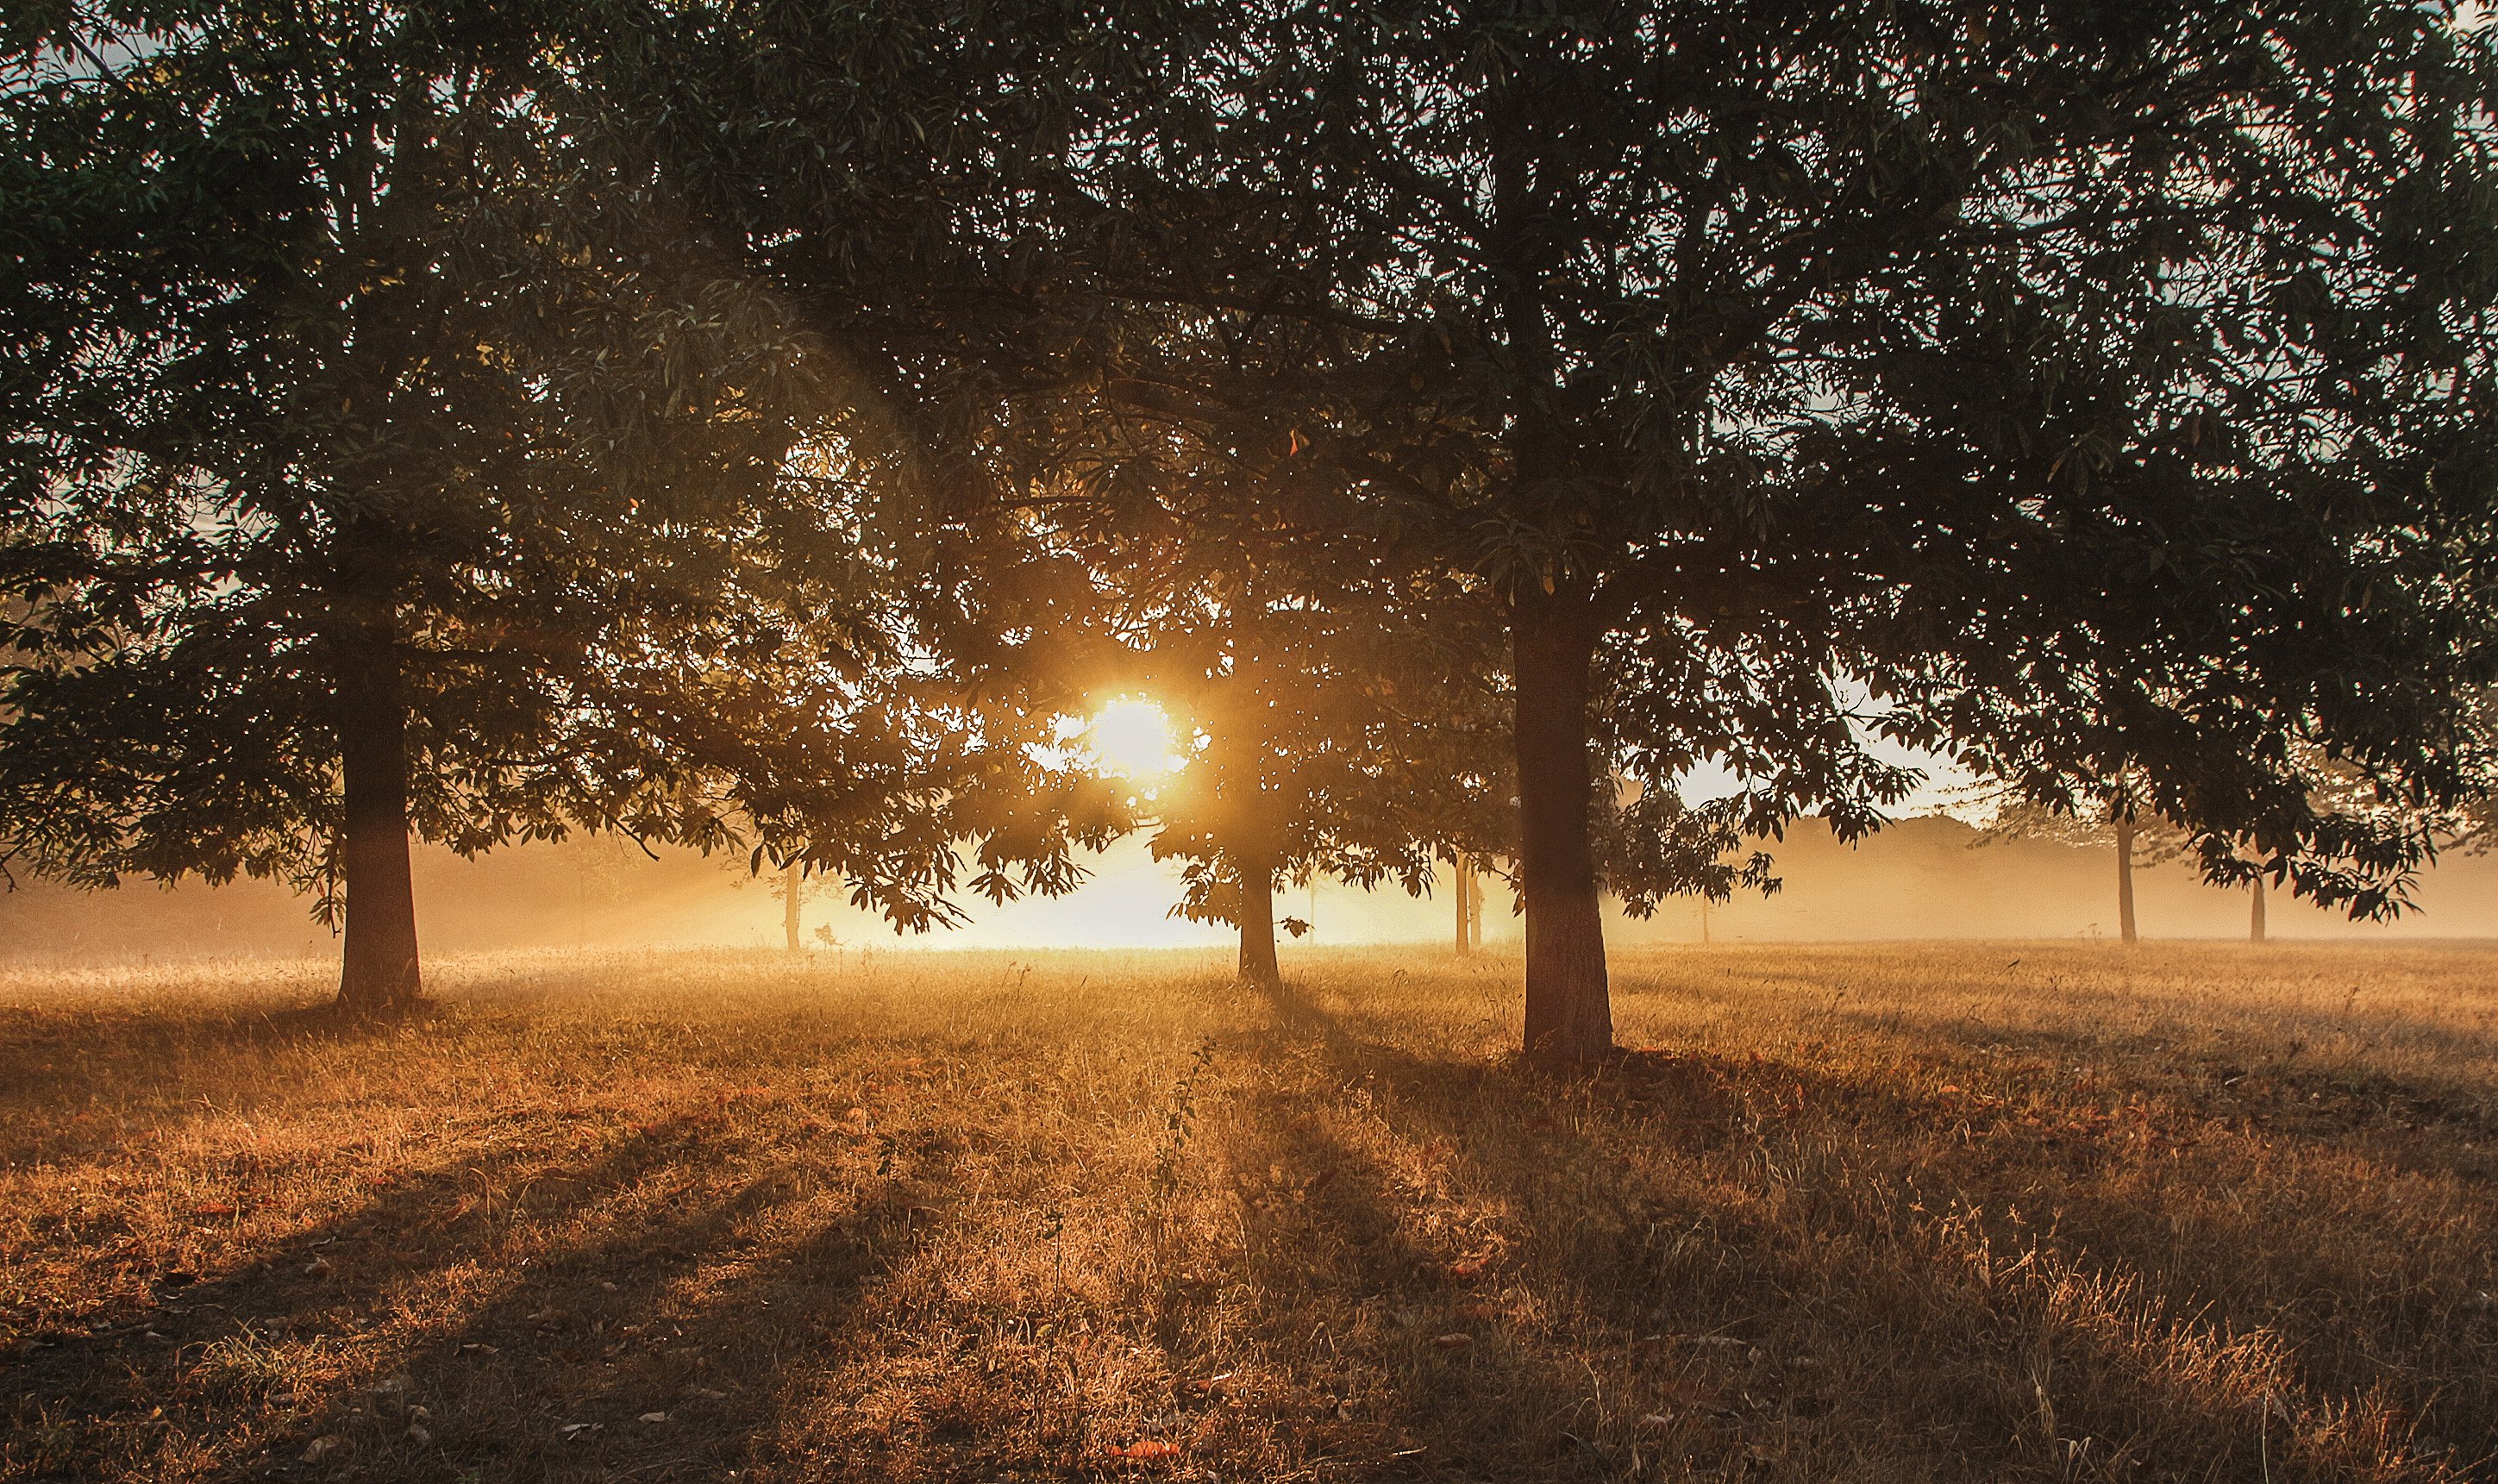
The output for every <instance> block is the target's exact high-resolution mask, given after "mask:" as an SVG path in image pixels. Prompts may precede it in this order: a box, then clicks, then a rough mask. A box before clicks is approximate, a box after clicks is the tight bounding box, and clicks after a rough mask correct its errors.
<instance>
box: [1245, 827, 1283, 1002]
mask: <svg viewBox="0 0 2498 1484" xmlns="http://www.w3.org/2000/svg"><path fill="white" fill-rule="evenodd" d="M1239 870H1240V977H1241V978H1242V979H1245V980H1247V981H1249V982H1250V983H1251V984H1260V985H1264V986H1265V987H1267V988H1273V987H1274V986H1276V985H1278V984H1282V983H1283V982H1284V971H1283V969H1282V967H1281V966H1279V965H1278V964H1277V963H1276V961H1275V868H1274V865H1273V864H1272V863H1271V862H1269V861H1268V860H1266V859H1265V857H1264V856H1261V857H1259V858H1257V859H1254V860H1249V861H1245V862H1243V863H1242V864H1241V866H1240V868H1239Z"/></svg>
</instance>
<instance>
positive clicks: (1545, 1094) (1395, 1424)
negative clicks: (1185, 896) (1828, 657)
mask: <svg viewBox="0 0 2498 1484" xmlns="http://www.w3.org/2000/svg"><path fill="white" fill-rule="evenodd" d="M2493 970H2498V952H2492V951H2490V950H2483V949H2463V948H2458V949H2452V950H2439V949H2411V948H2403V949H2394V948H2385V947H2371V948H2322V947H2312V946H2310V947H2299V946H2278V947H2273V948H2268V949H2264V948H2248V947H2244V946H2235V945H2218V944H2213V945H2172V946H2154V947H2145V948H2142V949H2140V950H2133V951H2129V950H2124V949H2119V948H2115V947H2112V946H2106V945H2098V944H2064V945H2034V944H2024V945H1949V946H1938V945H1893V946H1856V947H1827V948H1815V947H1774V948H1773V947H1764V948H1742V947H1738V948H1721V949H1689V948H1685V949H1674V950H1649V951H1638V952H1628V953H1622V954H1617V960H1616V985H1617V1016H1618V1018H1619V1034H1620V1039H1621V1041H1622V1043H1623V1045H1624V1046H1626V1047H1631V1048H1641V1049H1638V1050H1636V1051H1634V1052H1631V1053H1629V1054H1626V1055H1625V1056H1624V1057H1623V1058H1622V1059H1621V1061H1620V1062H1619V1063H1618V1064H1617V1065H1615V1066H1613V1067H1610V1068H1608V1069H1607V1070H1605V1071H1604V1072H1602V1073H1601V1074H1600V1075H1597V1076H1593V1077H1590V1078H1584V1079H1577V1080H1561V1079H1554V1078H1551V1077H1547V1076H1545V1075H1542V1074H1539V1073H1537V1072H1535V1071H1533V1070H1531V1069H1529V1068H1528V1067H1526V1066H1524V1065H1523V1064H1521V1062H1520V1061H1519V1060H1518V1059H1517V1058H1516V1057H1515V1056H1514V1055H1513V1054H1512V1053H1511V1051H1510V1047H1511V1045H1512V1042H1513V1039H1514V1037H1515V1035H1516V1024H1517V1015H1518V995H1517V990H1516V984H1517V981H1518V973H1519V970H1518V965H1517V963H1516V961H1515V960H1514V959H1511V960H1503V959H1498V958H1487V959H1481V960H1474V961H1466V960H1459V959H1457V958H1455V957H1452V956H1450V955H1448V954H1447V953H1446V952H1437V951H1431V950H1421V949H1400V950H1394V951H1386V950H1382V951H1373V952H1345V953H1337V954H1330V955H1316V954H1305V955H1302V956H1299V957H1297V958H1293V959H1289V960H1288V961H1287V975H1288V978H1289V979H1290V980H1291V982H1292V987H1291V989H1290V990H1288V992H1287V993H1286V994H1285V995H1284V996H1283V997H1282V998H1281V999H1275V998H1269V997H1267V996H1265V995H1261V994H1259V993H1256V992H1254V991H1251V990H1248V989H1244V988H1242V987H1240V986H1238V985H1236V984H1234V983H1233V981H1232V980H1231V978H1230V977H1229V975H1228V974H1227V973H1226V972H1225V971H1224V968H1223V965H1222V964H1221V963H1220V962H1219V961H1218V960H1216V959H1215V958H1213V957H1211V956H1209V955H1201V954H1162V955H1158V954H1150V953H1136V954H1121V953H1110V952H1105V953H1099V954H1059V955H1050V956H1041V957H1019V956H1014V955H1006V954H977V955H976V954H910V953H882V954H876V955H869V956H865V957H862V956H861V955H859V954H856V953H841V954H831V953H819V954H815V955H811V956H807V957H804V958H800V959H792V958H788V957H785V956H783V955H779V954H770V955H765V954H751V955H740V954H733V953H725V954H693V953H686V954H651V953H636V954H614V955H582V954H573V955H547V956H535V955H530V956H504V957H493V958H472V959H465V960H447V961H443V962H440V963H437V964H436V965H435V966H434V968H433V970H432V990H433V992H434V993H435V994H436V995H437V996H438V998H439V1002H440V1003H439V1005H438V1007H437V1008H436V1009H435V1010H434V1011H433V1012H432V1014H431V1015H430V1016H429V1017H428V1018H427V1019H425V1020H424V1021H423V1022H421V1023H417V1024H412V1025H406V1026H401V1027H397V1028H391V1029H386V1030H376V1031H352V1030H340V1029H336V1028H335V1027H332V1026H330V1025H329V1024H328V1023H327V1021H326V1019H325V1017H324V1016H322V1015H320V1014H318V1013H317V1012H312V1011H308V1010H307V1009H306V1008H305V1007H310V1006H315V1005H317V1004H318V1003H319V1002H320V1001H321V1000H322V999H324V998H325V996H326V993H327V983H326V981H327V972H328V971H327V970H326V968H325V967H324V966H320V965H315V964H300V965H284V966H270V965H239V966H229V967H192V968H159V969H129V970H115V971H111V972H104V971H97V972H92V973H79V972H73V971H43V972H36V971H20V972H16V973H12V974H8V975H0V1416H5V1421H0V1427H5V1439H6V1440H5V1443H0V1477H5V1478H9V1479H35V1478H49V1477H68V1478H81V1479H99V1480H167V1481H178V1480H192V1479H228V1478H252V1477H277V1478H285V1479H299V1480H311V1479H325V1480H326V1479H359V1480H402V1479H403V1480H444V1481H453V1480H478V1481H485V1480H539V1479H549V1480H593V1479H615V1480H627V1479H629V1480H637V1481H639V1480H669V1479H679V1480H690V1479H726V1478H737V1479H753V1480H791V1481H794V1480H801V1479H853V1478H855V1479H966V1480H986V1479H1018V1480H1019V1479H1041V1478H1049V1479H1064V1478H1078V1479H1081V1478H1093V1477H1105V1476H1128V1477H1137V1478H1145V1477H1172V1478H1187V1479H1203V1480H1215V1479H1218V1478H1219V1479H1223V1480H1252V1479H1328V1480H1336V1479H1370V1478H1389V1479H1393V1478H1427V1479H1435V1480H1438V1479H1450V1480H1455V1479H1477V1480H1509V1479H1572V1480H1598V1479H1614V1480H1629V1479H1685V1478H1693V1479H1711V1480H1719V1479H1725V1480H1732V1479H1747V1480H1972V1481H1975V1480H2026V1479H2035V1480H2049V1479H2054V1480H2066V1479H2076V1480H2081V1479H2146V1480H2147V1479H2181V1480H2186V1479H2191V1480H2250V1481H2264V1480H2272V1481H2291V1480H2323V1479H2384V1480H2394V1479H2407V1480H2438V1479H2469V1478H2483V1479H2487V1478H2498V1297H2493V1295H2498V1189H2493V1185H2492V1177H2493V1174H2498V1026H2493V1016H2498V984H2493V975H2492V971H2493Z"/></svg>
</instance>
